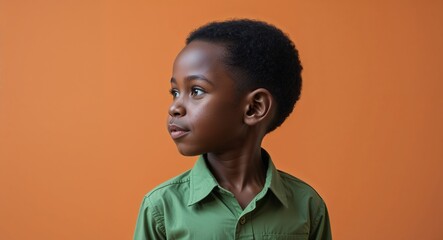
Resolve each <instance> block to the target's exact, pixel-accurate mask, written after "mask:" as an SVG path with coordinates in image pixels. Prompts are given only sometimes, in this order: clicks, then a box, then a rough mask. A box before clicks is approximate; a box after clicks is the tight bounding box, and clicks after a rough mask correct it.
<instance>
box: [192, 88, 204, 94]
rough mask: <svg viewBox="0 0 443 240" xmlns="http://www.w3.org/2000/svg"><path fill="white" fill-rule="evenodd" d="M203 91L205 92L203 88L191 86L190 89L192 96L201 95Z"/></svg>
mask: <svg viewBox="0 0 443 240" xmlns="http://www.w3.org/2000/svg"><path fill="white" fill-rule="evenodd" d="M205 93H206V92H205V91H204V90H203V89H201V88H197V87H193V88H192V89H191V95H192V96H201V95H203V94H205Z"/></svg>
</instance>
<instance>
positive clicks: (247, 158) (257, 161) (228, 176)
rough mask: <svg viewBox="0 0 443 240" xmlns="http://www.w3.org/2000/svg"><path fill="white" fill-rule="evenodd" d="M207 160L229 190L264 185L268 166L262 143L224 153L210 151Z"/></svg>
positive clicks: (216, 176)
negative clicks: (263, 156) (265, 161)
mask: <svg viewBox="0 0 443 240" xmlns="http://www.w3.org/2000/svg"><path fill="white" fill-rule="evenodd" d="M207 162H208V166H209V168H210V170H211V172H212V173H213V175H214V176H215V178H216V179H217V181H218V183H219V184H220V186H222V187H223V188H225V189H227V190H230V191H232V192H242V191H244V190H246V191H247V190H248V189H261V188H263V186H264V183H265V178H266V167H265V166H264V163H263V161H262V154H261V147H260V144H257V145H255V146H251V147H244V146H243V147H242V148H241V149H239V150H237V151H230V152H226V153H222V154H217V153H208V154H207ZM255 191H256V190H255ZM255 191H254V192H255Z"/></svg>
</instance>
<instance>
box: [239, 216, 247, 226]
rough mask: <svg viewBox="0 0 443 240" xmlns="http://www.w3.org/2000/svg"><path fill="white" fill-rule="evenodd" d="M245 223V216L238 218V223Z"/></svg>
mask: <svg viewBox="0 0 443 240" xmlns="http://www.w3.org/2000/svg"><path fill="white" fill-rule="evenodd" d="M245 223H246V218H245V217H242V218H240V224H241V225H243V224H245Z"/></svg>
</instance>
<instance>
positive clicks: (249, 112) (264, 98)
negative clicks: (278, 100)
mask: <svg viewBox="0 0 443 240" xmlns="http://www.w3.org/2000/svg"><path fill="white" fill-rule="evenodd" d="M272 107H273V98H272V95H271V93H270V92H269V91H268V90H266V89H264V88H259V89H256V90H254V91H253V92H251V93H250V94H249V95H248V104H247V106H246V109H245V116H244V120H245V123H246V124H248V125H251V126H252V125H256V124H258V123H261V122H263V121H264V120H265V119H267V118H269V117H270V116H269V115H270V114H269V113H270V112H271V111H270V110H271V108H272Z"/></svg>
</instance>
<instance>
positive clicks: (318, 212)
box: [312, 201, 325, 229]
mask: <svg viewBox="0 0 443 240" xmlns="http://www.w3.org/2000/svg"><path fill="white" fill-rule="evenodd" d="M324 211H325V204H324V202H323V201H322V202H321V206H320V208H319V209H318V211H317V216H316V217H315V219H314V225H313V228H312V229H317V226H318V224H319V223H320V220H321V218H322V216H323V215H324V214H322V213H323V212H324Z"/></svg>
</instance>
